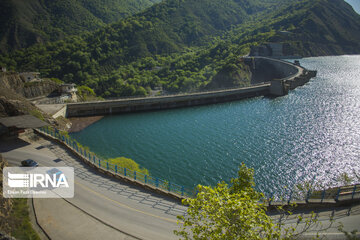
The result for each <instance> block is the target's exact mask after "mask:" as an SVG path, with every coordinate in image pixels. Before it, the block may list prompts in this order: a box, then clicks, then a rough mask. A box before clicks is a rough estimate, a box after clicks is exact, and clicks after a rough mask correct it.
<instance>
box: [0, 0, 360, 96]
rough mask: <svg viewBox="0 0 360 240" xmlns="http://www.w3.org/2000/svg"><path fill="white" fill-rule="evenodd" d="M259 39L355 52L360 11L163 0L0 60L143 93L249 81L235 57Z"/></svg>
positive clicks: (308, 0) (306, 2)
mask: <svg viewBox="0 0 360 240" xmlns="http://www.w3.org/2000/svg"><path fill="white" fill-rule="evenodd" d="M281 31H287V32H288V34H287V35H283V34H280V33H281ZM264 42H282V43H284V44H285V53H286V54H289V55H294V54H297V55H302V56H318V55H329V54H344V53H347V54H354V53H359V52H360V16H359V15H358V14H357V13H355V12H354V10H353V9H352V8H351V6H350V5H348V4H347V3H345V2H344V1H343V0H282V1H275V0H274V1H272V0H267V1H257V0H252V1H250V0H241V1H240V0H227V1H225V0H211V1H210V0H201V1H197V0H168V1H164V2H162V3H160V4H156V5H154V6H152V7H150V8H149V9H147V10H145V11H144V12H141V13H139V14H136V15H134V16H131V17H128V18H126V19H124V20H121V21H119V22H117V23H114V24H111V25H107V26H105V27H103V28H101V29H99V30H96V31H95V32H93V33H85V34H82V35H78V36H73V37H69V38H66V39H64V40H62V41H57V42H51V43H47V44H39V45H36V46H33V47H31V48H28V49H26V50H23V51H17V52H15V53H12V54H10V55H3V56H2V57H0V64H3V65H6V66H9V67H12V68H13V69H17V70H36V71H40V72H41V73H42V75H43V77H48V76H49V77H57V78H60V79H62V80H63V81H65V82H75V83H77V84H79V85H86V86H88V87H90V88H92V89H94V90H95V92H96V93H97V94H98V95H101V96H102V97H119V96H134V95H138V96H145V95H148V94H151V92H152V90H154V89H159V88H162V89H163V90H164V91H165V92H170V93H175V92H189V91H199V90H206V89H212V88H218V87H220V88H221V87H238V86H246V85H249V84H250V72H249V69H248V68H247V67H246V66H245V65H244V64H243V63H242V62H241V61H240V60H239V56H240V55H244V54H247V53H248V52H249V49H250V46H252V45H257V44H262V43H264ZM223 79H225V80H223Z"/></svg>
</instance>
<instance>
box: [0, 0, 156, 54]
mask: <svg viewBox="0 0 360 240" xmlns="http://www.w3.org/2000/svg"><path fill="white" fill-rule="evenodd" d="M159 1H160V0H106V1H101V0H1V1H0V23H1V26H0V52H9V51H12V50H13V49H19V48H22V47H29V46H31V45H33V44H35V43H39V42H40V43H41V42H44V41H49V40H51V41H54V40H58V39H62V38H64V37H65V36H67V35H69V34H70V35H74V34H79V33H80V32H83V31H93V30H95V29H98V28H100V27H102V26H105V24H108V23H112V22H116V21H118V20H120V19H123V18H125V17H128V16H130V15H133V14H135V13H137V12H139V11H141V10H143V9H145V8H147V7H149V6H151V5H152V4H153V3H156V2H159Z"/></svg>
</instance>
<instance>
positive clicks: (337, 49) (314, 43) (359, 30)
mask: <svg viewBox="0 0 360 240" xmlns="http://www.w3.org/2000/svg"><path fill="white" fill-rule="evenodd" d="M269 19H271V20H269ZM284 30H286V31H288V33H289V34H286V35H284V34H279V32H280V31H284ZM230 35H231V34H230ZM244 36H251V37H248V38H247V39H246V41H244ZM232 41H233V42H235V43H238V44H244V43H246V42H252V43H256V42H264V41H268V42H282V43H284V44H285V54H286V55H301V56H304V57H305V56H319V55H339V54H358V53H360V15H358V14H357V13H355V12H354V10H353V8H352V7H351V6H350V5H349V4H347V3H346V2H344V1H343V0H313V1H302V2H299V3H296V4H293V5H291V6H289V7H287V8H285V9H281V10H279V11H278V12H275V13H272V14H271V15H270V16H266V17H265V18H264V19H263V20H261V21H259V22H257V23H254V24H252V25H250V26H247V27H246V28H245V27H244V26H240V28H239V29H236V30H234V31H233V32H232Z"/></svg>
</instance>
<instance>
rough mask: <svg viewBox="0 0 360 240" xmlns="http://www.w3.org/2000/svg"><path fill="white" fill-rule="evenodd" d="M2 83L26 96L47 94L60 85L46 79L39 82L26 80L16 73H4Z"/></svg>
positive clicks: (34, 96)
mask: <svg viewBox="0 0 360 240" xmlns="http://www.w3.org/2000/svg"><path fill="white" fill-rule="evenodd" d="M0 85H1V86H3V87H5V88H9V89H12V90H14V91H15V92H16V93H18V94H20V95H21V96H23V97H25V98H36V97H40V96H47V95H49V94H50V93H52V92H54V91H56V90H57V89H58V87H59V85H58V84H57V83H55V82H53V81H51V80H46V79H45V80H41V81H38V82H24V80H23V79H22V78H21V77H20V75H19V74H16V73H2V74H1V76H0Z"/></svg>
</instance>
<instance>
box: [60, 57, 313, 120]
mask: <svg viewBox="0 0 360 240" xmlns="http://www.w3.org/2000/svg"><path fill="white" fill-rule="evenodd" d="M243 60H244V62H245V63H247V64H248V65H249V66H250V67H251V70H252V78H253V83H255V84H256V85H253V86H250V87H246V88H237V89H228V90H221V91H211V92H203V93H194V94H182V95H172V96H161V97H149V98H133V99H119V100H109V101H99V102H85V103H70V104H68V105H67V110H66V117H68V118H71V117H85V116H100V115H109V114H117V113H129V112H139V111H151V110H163V109H172V108H180V107H190V106H198V105H206V104H213V103H220V102H228V101H234V100H239V99H243V98H249V97H256V96H264V95H265V96H266V95H272V96H283V95H286V94H287V93H288V90H289V89H293V88H295V87H296V86H299V85H303V84H305V83H306V82H308V81H309V80H310V78H311V77H314V76H315V75H316V73H315V74H314V73H311V72H309V71H307V70H306V69H304V68H302V67H300V66H297V65H295V64H292V63H289V62H285V61H281V60H276V59H271V58H264V57H257V58H253V57H251V58H244V59H243ZM310 73H311V74H310Z"/></svg>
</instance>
